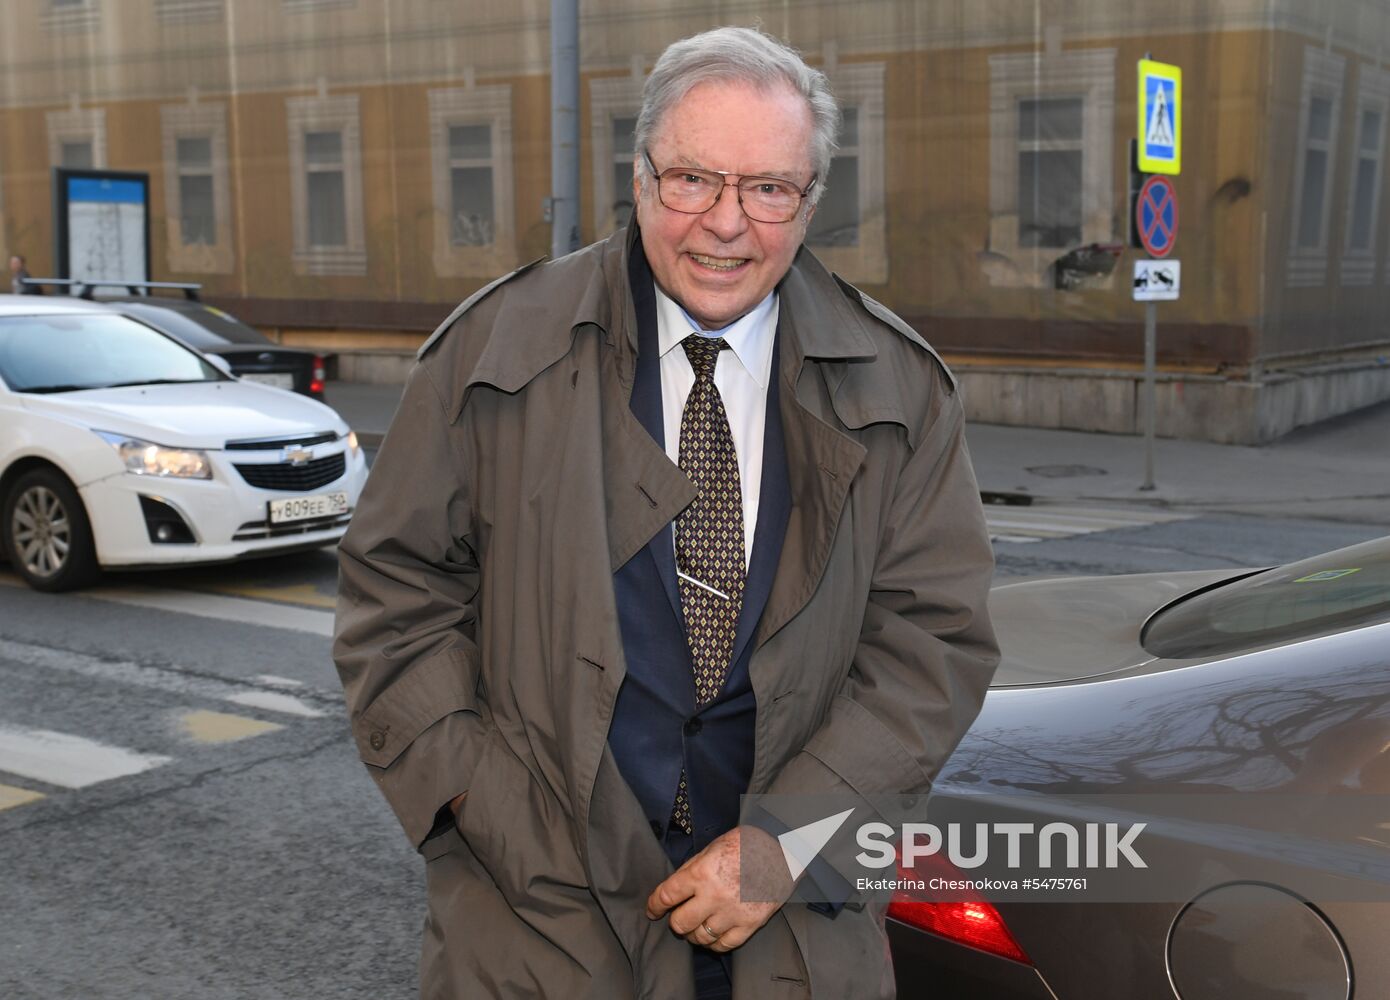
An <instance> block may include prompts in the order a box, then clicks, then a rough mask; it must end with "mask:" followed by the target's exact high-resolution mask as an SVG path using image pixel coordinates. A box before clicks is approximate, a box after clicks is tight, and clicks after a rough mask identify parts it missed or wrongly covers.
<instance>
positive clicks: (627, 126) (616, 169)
mask: <svg viewBox="0 0 1390 1000" xmlns="http://www.w3.org/2000/svg"><path fill="white" fill-rule="evenodd" d="M609 125H610V127H611V130H612V135H613V153H612V156H613V164H612V169H613V201H612V205H611V206H610V211H611V213H612V220H613V228H614V229H621V228H622V227H623V226H626V225H627V224H628V223H629V222H631V221H632V212H633V209H634V208H636V205H635V204H634V202H633V200H632V164H633V162H634V161H635V158H636V156H637V116H636V115H618V116H617V117H615V118H612V119H610V120H609Z"/></svg>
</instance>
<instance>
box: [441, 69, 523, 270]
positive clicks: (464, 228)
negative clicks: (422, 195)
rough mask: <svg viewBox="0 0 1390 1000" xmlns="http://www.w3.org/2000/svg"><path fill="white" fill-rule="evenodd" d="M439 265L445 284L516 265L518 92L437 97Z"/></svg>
mask: <svg viewBox="0 0 1390 1000" xmlns="http://www.w3.org/2000/svg"><path fill="white" fill-rule="evenodd" d="M429 116H430V148H431V159H432V161H433V175H434V184H433V188H434V191H433V200H434V216H435V226H434V264H435V271H436V273H437V274H439V275H440V276H443V277H465V276H471V277H485V276H487V275H489V274H493V273H496V272H497V271H505V270H509V269H510V268H512V267H514V266H515V264H516V261H515V256H516V235H515V233H516V226H515V217H516V210H515V207H514V204H513V201H514V199H513V195H512V190H513V188H512V184H513V180H512V173H513V171H512V90H511V87H510V86H507V85H499V86H486V87H459V88H449V89H443V90H432V91H430V93H429Z"/></svg>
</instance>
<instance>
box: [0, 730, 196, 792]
mask: <svg viewBox="0 0 1390 1000" xmlns="http://www.w3.org/2000/svg"><path fill="white" fill-rule="evenodd" d="M172 759H173V758H172V757H161V756H159V755H158V754H146V753H137V752H136V751H134V750H127V749H125V748H124V747H115V746H110V745H108V744H105V743H98V742H97V741H96V740H89V739H85V738H83V737H81V736H71V735H69V734H67V733H55V732H53V731H52V730H49V729H25V728H23V727H21V726H4V725H0V770H2V771H7V772H9V773H10V774H18V775H20V776H21V777H25V778H30V779H32V780H34V781H42V782H44V783H46V784H49V785H60V786H61V787H63V788H86V787H87V786H88V785H95V784H96V783H97V782H99V781H110V780H111V779H112V778H124V777H126V776H128V775H132V774H139V773H140V772H142V771H148V770H150V768H154V767H159V766H160V765H161V764H167V763H169V761H171V760H172Z"/></svg>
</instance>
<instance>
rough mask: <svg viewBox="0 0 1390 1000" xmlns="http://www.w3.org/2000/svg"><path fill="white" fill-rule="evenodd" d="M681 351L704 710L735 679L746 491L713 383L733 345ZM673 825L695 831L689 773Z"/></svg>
mask: <svg viewBox="0 0 1390 1000" xmlns="http://www.w3.org/2000/svg"><path fill="white" fill-rule="evenodd" d="M681 346H682V347H684V348H685V354H686V357H688V358H689V359H690V367H691V368H693V369H694V370H695V385H694V386H693V387H692V388H691V390H690V396H689V397H688V398H687V399H686V401H685V410H684V411H683V412H682V413H681V441H680V467H681V471H682V472H684V473H685V474H686V475H687V476H689V477H690V479H691V481H692V482H693V483H694V484H695V486H696V487H697V488H698V490H699V492H698V493H697V494H696V497H695V500H694V502H693V503H691V505H690V506H689V507H687V508H686V509H685V510H684V511H682V512H681V514H680V516H678V517H677V518H676V571H677V575H678V579H679V581H680V593H681V610H682V612H684V614H685V631H686V641H687V642H689V644H690V658H691V661H692V662H693V663H694V666H695V705H696V708H697V709H699V708H704V707H705V706H706V705H708V704H709V703H710V702H711V701H713V700H714V697H715V695H717V694H718V693H719V690H720V689H721V688H722V687H723V686H724V681H725V679H726V678H727V677H728V675H729V666H730V663H729V658H730V656H732V655H733V651H734V635H735V633H736V632H737V630H738V616H739V612H740V610H742V608H743V585H744V580H745V577H746V568H745V565H744V547H743V490H742V486H741V484H740V483H739V476H738V455H737V453H736V452H735V451H734V436H733V434H732V432H731V431H730V430H729V418H728V415H727V414H726V413H725V412H724V401H723V400H722V399H721V398H720V397H719V390H718V389H717V388H715V385H714V366H715V363H716V362H717V361H718V360H719V352H720V351H722V350H724V349H725V348H727V347H728V346H729V345H728V344H727V343H725V342H724V340H723V339H721V338H713V337H701V336H698V335H696V336H690V337H686V338H685V340H684V341H682V342H681ZM671 822H672V823H674V824H675V825H676V827H677V828H678V829H680V830H681V831H683V832H685V833H687V834H688V833H690V832H691V831H692V826H691V817H690V797H689V793H688V789H687V787H686V782H685V772H684V771H682V772H681V780H680V786H679V788H678V789H677V790H676V802H675V806H674V808H673V809H672V811H671Z"/></svg>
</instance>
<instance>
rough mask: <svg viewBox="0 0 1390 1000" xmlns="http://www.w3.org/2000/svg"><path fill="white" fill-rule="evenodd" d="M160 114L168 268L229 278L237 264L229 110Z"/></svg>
mask: <svg viewBox="0 0 1390 1000" xmlns="http://www.w3.org/2000/svg"><path fill="white" fill-rule="evenodd" d="M159 114H160V128H161V133H162V135H161V137H162V140H163V147H162V148H163V162H164V217H165V226H166V232H167V234H168V242H167V245H168V253H169V270H170V271H173V272H176V273H178V272H183V273H190V272H191V273H195V274H230V273H231V272H232V270H233V267H234V264H235V262H234V261H233V259H232V213H231V187H230V168H229V164H228V156H227V109H226V106H225V105H223V104H220V103H211V104H167V105H165V106H164V107H162V108H160V109H159Z"/></svg>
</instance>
